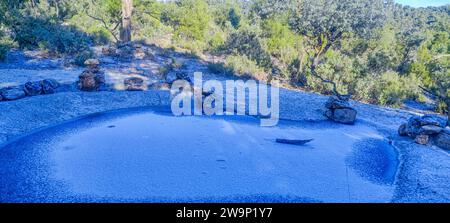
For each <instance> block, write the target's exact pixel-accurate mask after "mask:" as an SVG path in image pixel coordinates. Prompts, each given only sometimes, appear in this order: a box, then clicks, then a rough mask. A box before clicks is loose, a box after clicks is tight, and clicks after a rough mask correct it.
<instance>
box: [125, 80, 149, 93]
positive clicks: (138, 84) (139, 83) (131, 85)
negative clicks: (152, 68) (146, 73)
mask: <svg viewBox="0 0 450 223" xmlns="http://www.w3.org/2000/svg"><path fill="white" fill-rule="evenodd" d="M124 85H125V88H126V89H127V90H128V91H143V90H146V86H145V85H144V80H143V79H142V78H139V77H130V78H126V79H125V80H124Z"/></svg>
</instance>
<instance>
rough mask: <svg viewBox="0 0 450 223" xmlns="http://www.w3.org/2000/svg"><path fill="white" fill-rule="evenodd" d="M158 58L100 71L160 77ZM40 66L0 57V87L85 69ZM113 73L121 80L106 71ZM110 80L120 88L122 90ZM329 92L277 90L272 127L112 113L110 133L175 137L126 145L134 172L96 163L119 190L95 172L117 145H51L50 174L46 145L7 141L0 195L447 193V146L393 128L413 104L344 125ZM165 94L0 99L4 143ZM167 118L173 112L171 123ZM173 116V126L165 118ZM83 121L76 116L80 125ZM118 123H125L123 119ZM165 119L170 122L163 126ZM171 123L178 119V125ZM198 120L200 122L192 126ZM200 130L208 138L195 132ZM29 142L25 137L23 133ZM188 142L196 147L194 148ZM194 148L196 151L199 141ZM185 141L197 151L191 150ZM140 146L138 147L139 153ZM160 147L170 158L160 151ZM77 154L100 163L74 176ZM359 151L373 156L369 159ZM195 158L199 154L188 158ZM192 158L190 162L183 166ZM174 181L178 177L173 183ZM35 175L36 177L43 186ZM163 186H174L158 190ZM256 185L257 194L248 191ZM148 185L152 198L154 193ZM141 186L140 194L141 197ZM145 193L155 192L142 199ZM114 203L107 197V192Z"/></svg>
mask: <svg viewBox="0 0 450 223" xmlns="http://www.w3.org/2000/svg"><path fill="white" fill-rule="evenodd" d="M158 58H159V57H157V58H156V60H155V61H153V62H154V64H152V63H146V64H147V66H148V67H147V68H144V69H143V71H139V72H136V71H133V70H132V71H129V70H130V69H128V68H129V67H136V66H135V65H129V66H127V64H122V65H120V64H115V63H114V62H113V61H111V60H110V59H106V60H107V61H105V64H106V63H107V62H108V61H109V65H108V64H106V65H105V67H104V69H105V70H106V73H107V76H110V77H111V78H110V79H109V80H110V81H111V82H110V83H113V84H114V83H117V84H120V83H121V77H126V76H129V75H130V72H131V73H132V74H133V75H142V76H145V77H149V78H150V79H152V78H153V79H154V80H155V81H157V80H158V78H159V77H153V76H155V75H154V71H155V70H156V69H157V66H158V65H161V61H158ZM19 61H20V60H19ZM26 61H29V60H26ZM48 63H50V64H52V63H53V62H45V60H44V62H42V61H40V62H37V64H38V65H36V64H34V65H33V64H32V65H29V66H28V65H23V63H21V62H20V63H19V62H16V63H14V62H11V63H8V64H0V84H3V86H5V85H15V84H23V83H24V82H26V81H29V80H37V79H41V78H47V77H51V78H54V79H57V80H59V81H60V82H63V83H66V84H68V85H71V84H73V82H74V81H76V79H77V77H78V75H79V73H80V72H81V70H80V69H79V68H76V67H72V68H66V66H60V65H61V64H62V63H63V62H58V61H57V62H54V64H53V65H51V66H47V65H45V64H48ZM43 64H44V65H43ZM188 66H191V67H190V68H189V69H192V70H193V71H199V70H200V71H205V68H206V67H205V65H204V64H202V63H200V62H196V61H194V60H192V61H188ZM138 67H139V66H138ZM133 69H135V68H133ZM114 74H115V75H114ZM113 77H119V78H117V79H114V78H113ZM211 78H217V79H220V80H223V79H224V77H220V76H214V75H212V74H207V76H206V78H205V79H211ZM114 80H116V81H114ZM6 83H8V84H6ZM118 88H119V89H120V87H118ZM326 99H327V98H326V97H325V96H321V95H317V94H312V93H305V92H301V91H294V90H287V89H281V90H280V116H281V118H282V119H283V120H282V124H281V125H280V126H279V127H277V128H275V129H270V130H267V129H263V128H261V127H259V126H257V124H255V125H248V124H246V123H244V122H246V120H244V121H242V120H241V121H239V120H235V118H229V119H227V118H224V119H220V118H219V120H211V119H210V118H198V117H196V118H175V117H169V116H158V115H154V116H148V120H146V122H152V121H153V122H155V123H153V125H152V126H146V125H143V126H142V125H141V126H140V127H136V126H134V127H133V126H129V128H127V123H136V122H124V120H126V119H124V120H122V121H121V120H120V119H118V120H116V122H117V123H113V124H109V125H108V126H111V125H114V126H116V127H115V128H107V129H106V131H111V134H113V135H114V134H115V135H114V136H117V137H119V136H123V137H133V136H135V137H138V136H139V137H141V136H142V137H143V136H145V134H144V132H150V133H152V134H154V135H157V134H158V133H162V132H172V133H174V136H170V137H172V138H170V137H169V136H167V137H169V138H164V137H161V138H159V137H150V138H147V139H145V138H144V139H143V141H142V144H140V143H138V142H139V141H136V142H135V144H133V145H134V146H133V147H132V148H133V152H130V151H127V153H126V154H125V155H126V156H132V157H133V158H134V159H135V161H136V162H133V163H127V164H126V165H125V167H126V168H124V170H126V169H129V170H134V171H132V172H130V173H128V172H127V171H125V172H123V171H124V170H122V172H120V171H121V169H117V168H118V167H120V165H118V166H113V167H111V166H110V167H109V169H108V168H105V169H104V170H101V171H112V172H114V173H117V175H115V176H116V177H117V178H115V179H114V180H117V182H116V183H115V184H113V185H116V187H114V188H113V189H111V188H108V187H112V186H111V185H107V184H108V181H107V178H106V176H108V174H112V173H104V175H103V174H102V175H101V176H100V175H99V176H97V177H96V176H95V174H97V173H98V172H97V170H99V169H100V168H99V166H101V162H105V161H107V160H108V159H111V160H113V161H117V160H119V161H120V159H116V158H117V157H120V156H121V155H124V154H123V153H124V151H122V150H114V151H115V152H114V153H109V152H108V150H106V149H105V148H103V149H101V150H99V151H96V153H93V154H91V153H90V152H92V151H90V150H89V149H88V148H87V147H86V145H85V146H84V147H83V146H80V148H79V150H78V149H74V150H70V149H67V150H64V149H55V150H50V151H48V153H46V154H47V155H49V156H51V157H53V158H54V160H53V161H54V163H52V164H51V166H52V168H56V169H57V171H55V172H52V171H49V172H47V171H45V169H41V167H44V166H46V164H43V163H41V162H40V161H42V160H44V161H45V160H46V159H42V160H41V159H38V157H40V155H42V154H41V153H40V152H39V151H41V152H42V151H46V150H45V149H42V150H39V149H36V150H33V149H32V147H30V148H29V149H30V151H29V152H30V153H29V154H28V153H26V152H23V151H20V150H19V151H18V150H14V149H13V150H3V151H0V160H2V162H0V163H3V164H5V163H11V162H12V163H13V164H18V166H8V167H7V168H5V167H3V168H1V171H2V172H1V174H0V175H2V176H7V177H8V178H10V179H11V177H13V179H11V180H9V181H4V180H2V181H1V182H0V192H1V193H0V200H1V201H14V200H16V201H26V200H27V199H29V200H31V201H32V200H33V198H34V201H96V200H97V199H96V198H93V197H92V196H93V195H98V196H100V197H108V196H113V195H114V196H113V197H115V198H116V199H119V198H122V199H123V200H124V201H139V200H140V201H173V200H178V201H183V200H184V201H202V200H209V201H211V200H217V201H236V200H241V201H279V202H283V201H285V202H321V201H322V202H349V201H350V202H449V201H450V157H449V154H448V153H447V152H444V151H442V150H440V149H438V148H436V147H429V146H421V145H417V144H415V143H413V142H412V141H411V140H410V139H407V138H402V137H398V136H397V132H396V130H397V127H398V126H399V125H400V124H401V123H402V122H405V121H406V120H407V118H408V117H410V116H411V115H413V113H412V112H410V111H404V110H399V109H389V108H383V107H378V106H373V105H367V104H362V103H358V102H352V104H353V105H354V106H355V108H356V109H357V111H358V120H357V123H356V125H355V126H342V125H337V124H334V123H331V122H328V121H326V118H325V117H324V116H323V115H322V114H323V112H324V107H323V104H324V102H325V101H326ZM169 103H170V95H169V92H167V91H145V92H126V91H108V92H95V93H87V92H79V91H76V90H75V89H73V88H64V90H61V91H60V92H58V93H56V94H53V95H42V96H36V97H28V98H24V99H21V100H17V101H9V102H0V111H1V112H0V144H2V143H4V145H7V144H8V143H10V142H12V141H14V140H15V139H16V138H17V137H20V136H23V135H26V134H29V133H30V132H33V131H36V130H38V129H44V130H43V132H47V131H50V130H46V129H45V128H46V127H48V126H53V125H57V124H59V123H62V122H65V121H68V120H72V119H74V118H78V117H80V116H84V115H89V114H94V113H98V112H104V111H111V110H117V109H125V108H133V107H145V106H153V107H155V106H156V107H157V108H164V109H167V108H168V105H169ZM417 112H420V111H417ZM133 117H134V118H136V116H131V119H132V118H133ZM137 117H138V116H137ZM144 119H145V118H144ZM173 119H176V120H178V121H173ZM249 119H251V117H249ZM172 122H173V125H168V124H170V123H172ZM81 123H82V122H80V123H79V124H80V125H81ZM138 123H139V122H138ZM122 125H123V126H124V127H120V126H122ZM130 125H131V124H130ZM163 125H168V126H167V127H165V128H162V127H161V126H163ZM178 125H180V128H177V126H178ZM75 126H76V123H75ZM153 126H157V127H153ZM200 126H202V127H201V128H200ZM103 127H105V126H102V125H100V126H94V128H91V129H87V130H86V131H82V132H81V133H80V134H72V135H67V137H66V138H65V140H66V141H65V142H63V143H62V144H60V145H65V144H64V143H69V144H70V142H71V141H70V140H75V139H77V137H85V138H82V139H80V138H78V139H77V140H75V141H78V142H79V141H83V140H86V139H89V137H93V135H92V134H89V131H94V132H95V131H98V128H103ZM188 127H191V128H192V129H193V130H192V131H188V132H187V133H186V132H182V131H184V130H186V129H187V128H188ZM139 128H143V129H139ZM213 130H215V131H213ZM106 131H105V132H104V131H100V133H104V134H107V132H106ZM50 132H51V131H50ZM131 133H133V134H131ZM183 133H185V134H187V135H183ZM83 134H86V135H83ZM202 134H203V135H204V137H199V135H202ZM89 135H90V136H89ZM94 135H95V134H94ZM100 135H102V134H100ZM225 136H226V137H225ZM86 137H87V138H86ZM103 137H105V135H103ZM276 137H293V138H294V137H295V138H297V137H300V138H314V139H315V141H313V142H312V143H311V145H309V146H308V147H305V148H303V147H292V146H286V145H276V144H274V143H273V139H274V138H276ZM30 139H33V138H32V137H30ZM159 139H160V140H159ZM39 140H40V138H36V140H33V141H39ZM152 140H153V141H152ZM99 142H105V141H99ZM172 142H173V145H178V146H180V145H182V144H186V145H187V148H189V150H178V149H177V150H163V149H162V148H164V147H166V146H170V145H171V143H172ZM389 142H391V144H392V146H393V148H395V151H396V152H397V153H398V157H399V165H398V168H397V171H396V173H395V177H394V178H395V179H394V181H393V182H391V183H390V182H389V181H386V179H387V178H385V175H384V174H383V173H385V172H384V171H379V170H380V169H383V168H382V167H383V165H382V164H383V162H384V161H385V158H383V157H392V154H388V155H386V153H384V152H383V151H384V150H385V149H386V148H388V149H389V148H391V146H389V145H388V144H389ZM108 143H111V142H105V144H106V145H109V144H108ZM147 143H156V144H158V143H160V146H159V147H154V148H155V152H154V153H150V152H148V151H147V152H143V151H142V149H143V148H147V147H145V146H143V145H145V144H147ZM195 143H200V145H198V146H193V145H195ZM202 143H203V144H202ZM226 143H234V144H233V145H235V146H233V147H232V149H230V150H224V148H225V147H223V146H222V145H225V144H226ZM101 145H104V144H101ZM101 145H99V146H101ZM110 146H118V145H110ZM36 148H39V147H36ZM67 148H69V147H67ZM120 148H122V149H123V148H124V147H120ZM195 148H198V149H199V150H195ZM200 148H203V149H202V150H200ZM192 149H194V151H195V153H190V151H191V150H192ZM205 149H210V151H208V150H205ZM47 150H48V148H47ZM77 151H80V153H78V152H77ZM81 151H82V152H81ZM128 152H130V153H128ZM239 152H242V155H241V156H239V155H237V154H239ZM137 154H143V155H144V156H143V157H135V156H136V155H137ZM365 154H366V155H367V156H365ZM16 155H17V159H16V158H15V156H16ZM145 155H147V156H150V155H155V156H156V157H152V160H153V161H154V162H152V163H150V164H149V163H146V162H145V160H146V159H145ZM168 156H172V157H176V158H177V159H174V160H165V159H166V158H167V157H168ZM77 157H78V159H77ZM83 157H84V158H89V159H90V162H91V163H92V162H97V165H94V166H93V167H96V169H94V170H91V171H90V172H89V171H87V172H86V174H85V175H83V176H78V177H77V171H76V170H77V169H76V167H77V166H80V165H87V164H86V163H83V162H87V160H83V159H82V158H83ZM367 157H370V158H369V159H367ZM157 158H160V159H157ZM149 159H150V158H149ZM157 160H160V162H161V163H160V164H161V166H159V165H156V164H155V163H156V162H157ZM195 162H197V163H196V164H195ZM192 163H194V165H190V164H192ZM20 164H23V165H22V166H21V165H20ZM28 164H29V166H28ZM40 165H43V166H40ZM105 165H107V164H105ZM171 165H174V166H171ZM371 165H372V166H371ZM182 166H187V168H185V169H183V168H180V167H182ZM158 167H160V168H163V167H167V169H161V170H160V171H156V172H146V171H143V170H146V169H148V168H150V169H151V168H158ZM171 168H172V169H171ZM140 170H141V171H140ZM344 170H345V171H344ZM377 170H378V171H377ZM10 171H14V172H15V173H16V175H13V174H11V172H10ZM186 171H192V174H193V175H192V176H193V177H192V178H189V179H188V177H189V176H188V173H187V172H186ZM387 172H389V171H387ZM39 173H40V174H41V175H40V176H39ZM146 173H147V174H146ZM158 173H159V174H158ZM170 173H173V174H174V176H177V178H170V177H168V176H167V174H170ZM189 173H191V172H189ZM36 174H37V175H36ZM24 176H25V177H26V176H35V177H34V178H28V180H26V181H24V182H27V183H24V184H22V183H21V181H20V179H22V180H24V178H21V177H24ZM164 176H165V177H164ZM41 177H42V178H41ZM158 177H160V178H158ZM180 177H181V178H180ZM55 178H57V179H56V180H61V181H62V182H63V183H62V184H64V185H63V186H61V185H59V184H58V183H55V184H53V185H48V184H50V183H49V182H52V181H51V180H48V179H53V180H55ZM94 178H95V180H94ZM151 178H158V180H157V181H154V182H155V183H159V184H160V185H161V186H158V185H148V180H147V181H145V180H144V179H151ZM4 179H5V178H4ZM174 179H176V180H175V181H174V182H172V181H173V180H174ZM33 180H34V181H33ZM144 181H145V182H144ZM30 182H31V183H30ZM33 182H35V183H37V182H40V184H34V183H33ZM45 182H47V183H45ZM90 182H92V184H90ZM28 183H29V184H28ZM27 184H28V188H27V187H24V188H21V189H19V186H24V185H27ZM67 184H69V187H70V188H71V190H72V192H75V194H77V193H78V196H76V195H74V196H71V195H70V197H69V195H67V196H68V197H61V196H60V194H58V193H57V192H61V191H59V189H56V188H59V186H61V188H65V186H67ZM132 184H133V185H134V187H136V188H134V189H135V190H134V191H135V192H134V193H131V194H129V196H128V197H126V196H123V194H124V193H126V189H123V188H124V187H126V186H127V185H132ZM139 185H141V186H139ZM166 185H171V186H170V187H166ZM54 187H56V188H54ZM169 188H172V189H173V190H170V189H169ZM27 189H28V190H29V191H28V194H27V193H23V191H24V190H27ZM30 189H32V190H30ZM215 189H217V190H215ZM233 189H235V190H233ZM10 190H13V191H10ZM252 190H253V191H254V194H252ZM176 191H179V193H176ZM217 191H219V192H217ZM2 193H3V195H2ZM155 193H157V194H160V196H150V195H152V194H155ZM4 194H9V195H13V194H16V195H17V196H16V197H15V199H14V198H12V197H11V196H9V197H8V196H4ZM139 194H143V195H145V196H146V197H140V196H139ZM186 194H192V196H191V197H187V196H186ZM169 195H172V196H169ZM180 195H184V196H180ZM196 195H203V196H196ZM149 196H150V197H151V198H148V197H149ZM94 197H95V196H94ZM29 200H28V201H29ZM110 200H111V199H108V198H104V200H103V201H110ZM112 200H114V199H112Z"/></svg>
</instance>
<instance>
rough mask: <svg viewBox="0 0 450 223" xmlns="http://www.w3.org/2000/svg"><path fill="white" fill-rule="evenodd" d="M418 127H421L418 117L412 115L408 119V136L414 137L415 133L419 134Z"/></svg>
mask: <svg viewBox="0 0 450 223" xmlns="http://www.w3.org/2000/svg"><path fill="white" fill-rule="evenodd" d="M420 127H421V125H420V117H418V116H413V117H411V118H409V119H408V124H407V128H406V132H407V133H408V135H409V136H411V137H413V138H414V137H416V136H417V135H419V134H420Z"/></svg>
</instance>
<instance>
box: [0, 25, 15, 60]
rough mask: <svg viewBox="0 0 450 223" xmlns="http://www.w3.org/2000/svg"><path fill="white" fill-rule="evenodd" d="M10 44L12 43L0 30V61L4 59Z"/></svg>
mask: <svg viewBox="0 0 450 223" xmlns="http://www.w3.org/2000/svg"><path fill="white" fill-rule="evenodd" d="M12 44H13V41H12V40H11V39H10V38H9V37H8V36H6V35H5V34H4V33H3V32H2V30H0V61H3V60H5V59H6V55H7V54H8V52H9V50H10V49H11V46H12Z"/></svg>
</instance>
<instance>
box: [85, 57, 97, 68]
mask: <svg viewBox="0 0 450 223" xmlns="http://www.w3.org/2000/svg"><path fill="white" fill-rule="evenodd" d="M84 65H86V66H87V67H97V66H98V65H100V61H99V60H97V59H87V60H86V61H84Z"/></svg>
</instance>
